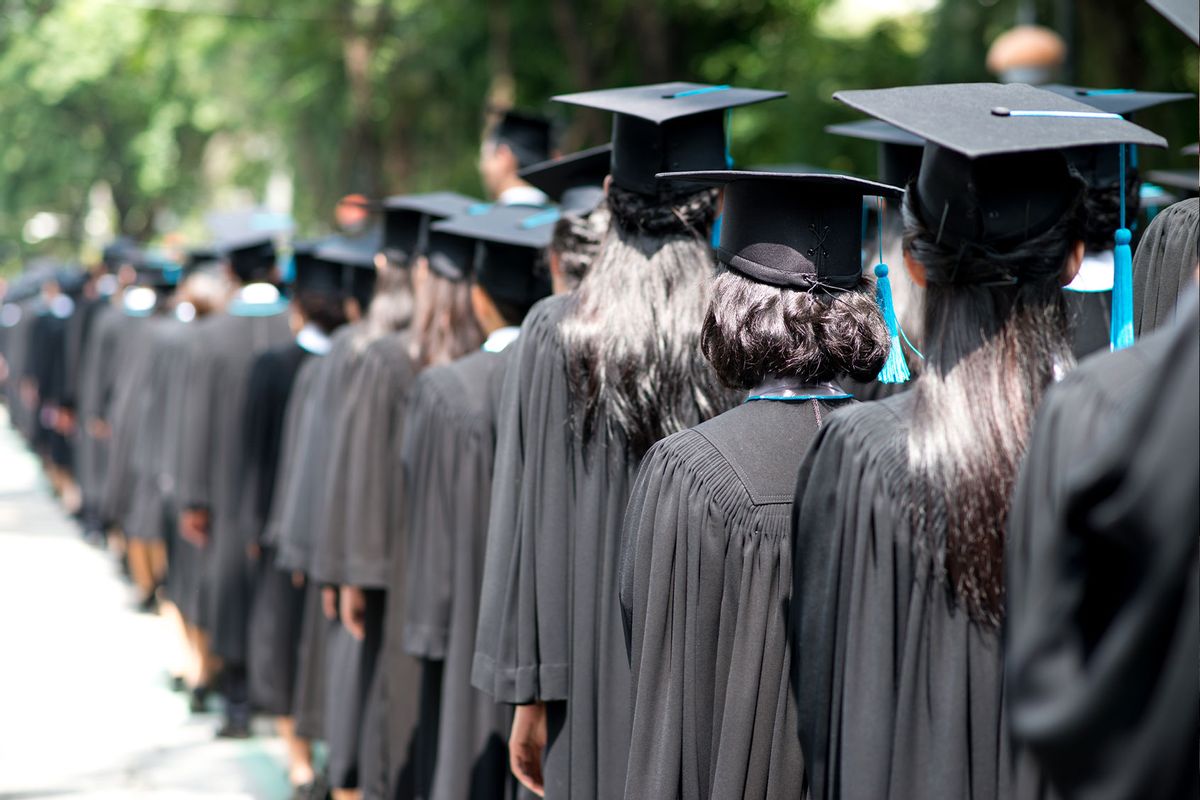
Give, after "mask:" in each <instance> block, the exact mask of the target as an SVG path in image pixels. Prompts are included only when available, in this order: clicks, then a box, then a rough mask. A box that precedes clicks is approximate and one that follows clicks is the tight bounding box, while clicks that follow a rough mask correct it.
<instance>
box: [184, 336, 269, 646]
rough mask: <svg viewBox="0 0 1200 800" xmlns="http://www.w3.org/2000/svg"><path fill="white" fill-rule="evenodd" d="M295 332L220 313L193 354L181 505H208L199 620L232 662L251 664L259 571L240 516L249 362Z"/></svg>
mask: <svg viewBox="0 0 1200 800" xmlns="http://www.w3.org/2000/svg"><path fill="white" fill-rule="evenodd" d="M290 338H291V332H290V331H289V329H288V325H287V318H286V315H285V314H283V313H273V314H269V315H261V316H238V315H234V314H229V313H222V314H216V315H213V316H210V317H207V318H205V319H204V320H202V321H201V322H200V323H197V330H196V338H195V342H194V345H195V346H194V347H193V348H192V350H191V354H190V357H189V359H188V369H187V377H186V381H187V388H186V393H185V397H184V404H185V408H184V420H183V421H184V426H185V427H184V431H183V439H182V443H181V444H182V447H181V457H180V469H179V507H180V508H181V509H193V508H199V509H206V510H207V511H208V513H209V541H208V543H207V545H206V546H205V547H204V548H203V550H202V553H201V558H200V563H201V565H202V566H201V570H200V574H201V580H200V595H201V596H200V612H201V613H200V619H199V620H198V624H199V625H200V627H201V628H203V629H205V630H206V631H208V633H209V635H210V637H211V638H210V642H211V647H212V652H213V654H214V655H217V656H219V657H221V658H222V659H223V660H224V661H225V663H226V664H227V665H244V664H245V663H246V629H247V625H246V621H247V619H248V617H249V613H250V602H251V595H252V590H253V580H254V573H253V570H252V568H251V564H250V561H249V559H248V558H247V547H248V545H249V543H250V542H249V540H248V539H247V537H246V535H245V532H244V530H242V528H241V526H240V524H239V522H240V491H241V486H242V484H243V482H244V481H245V479H246V462H245V451H244V437H245V413H246V402H247V397H248V393H249V389H250V365H251V363H252V362H253V360H254V358H255V356H256V355H258V354H259V353H261V352H263V351H264V350H267V349H269V348H271V347H275V346H277V345H281V344H283V343H285V342H287V341H288V340H289V339H290Z"/></svg>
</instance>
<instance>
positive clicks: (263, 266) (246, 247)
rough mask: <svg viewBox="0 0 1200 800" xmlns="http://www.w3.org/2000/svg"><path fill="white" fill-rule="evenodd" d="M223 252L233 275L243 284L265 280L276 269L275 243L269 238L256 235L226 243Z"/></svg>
mask: <svg viewBox="0 0 1200 800" xmlns="http://www.w3.org/2000/svg"><path fill="white" fill-rule="evenodd" d="M221 251H222V252H223V253H224V255H225V258H226V259H228V261H229V266H230V267H231V268H232V269H233V273H234V274H235V275H237V276H238V278H239V279H240V280H242V281H243V282H246V283H249V282H251V281H257V280H263V279H264V278H266V277H269V276H270V274H271V272H272V270H274V269H275V257H276V254H275V242H274V241H273V239H272V238H271V237H269V236H263V235H254V236H250V237H247V238H245V239H237V240H234V241H232V242H226V243H225V244H224V246H223V247H222V248H221Z"/></svg>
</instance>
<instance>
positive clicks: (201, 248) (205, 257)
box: [183, 244, 221, 277]
mask: <svg viewBox="0 0 1200 800" xmlns="http://www.w3.org/2000/svg"><path fill="white" fill-rule="evenodd" d="M220 261H221V252H220V251H219V250H218V249H217V248H216V247H215V246H214V245H211V244H202V245H196V246H194V247H189V248H188V250H187V254H186V255H185V256H184V259H183V275H184V277H186V276H188V275H191V274H192V273H193V272H195V271H196V270H200V269H204V268H205V267H208V266H211V265H214V264H217V263H219V262H220Z"/></svg>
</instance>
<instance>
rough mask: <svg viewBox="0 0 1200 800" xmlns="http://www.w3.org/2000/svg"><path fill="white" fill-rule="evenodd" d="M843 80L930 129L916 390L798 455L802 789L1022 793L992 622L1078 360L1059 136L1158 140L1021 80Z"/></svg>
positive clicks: (869, 793) (908, 221)
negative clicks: (1070, 318)
mask: <svg viewBox="0 0 1200 800" xmlns="http://www.w3.org/2000/svg"><path fill="white" fill-rule="evenodd" d="M834 97H835V99H838V100H841V101H842V102H845V103H846V104H848V105H850V106H852V107H854V108H857V109H859V110H860V111H863V112H865V113H867V114H869V115H871V116H874V117H877V118H879V119H883V120H884V121H887V122H890V123H892V124H894V125H896V126H898V127H901V128H904V129H905V130H909V131H911V132H913V133H915V134H917V135H919V136H921V137H923V138H924V139H925V140H926V146H925V154H924V157H923V158H922V161H921V169H920V172H919V174H918V176H917V178H916V179H915V180H914V181H913V182H912V183H910V184H909V187H908V191H907V192H906V194H905V199H904V208H903V211H904V219H905V235H904V259H905V266H906V268H908V269H909V270H910V272H912V274H913V277H914V279H915V280H916V281H917V282H918V283H920V284H924V285H925V288H926V292H925V304H924V309H925V341H924V345H925V348H924V353H925V357H926V361H925V369H924V371H923V372H922V375H921V377H920V378H918V379H917V381H916V382H915V384H914V386H913V388H912V389H911V390H909V391H908V392H905V393H904V394H901V395H897V396H895V397H892V398H888V399H886V400H882V401H879V402H876V403H865V404H862V405H860V406H856V407H853V408H848V409H845V410H843V411H842V412H840V413H838V414H835V415H833V416H832V417H831V418H830V419H829V420H828V422H827V423H826V425H825V426H824V427H823V428H822V429H821V430H820V432H819V433H818V434H817V438H816V441H815V442H814V443H813V445H812V447H811V449H810V450H809V451H808V454H807V455H806V456H805V458H804V460H803V462H802V464H801V466H800V471H799V478H798V481H797V488H796V500H795V512H794V517H793V526H792V535H793V542H792V555H793V558H794V559H795V566H794V570H793V585H794V588H793V592H792V614H791V623H792V644H793V652H794V653H795V654H796V660H797V663H796V664H795V669H794V673H795V675H794V680H795V692H796V697H797V698H798V702H799V707H798V712H799V731H800V742H801V747H802V749H803V752H804V759H805V767H806V769H807V771H808V778H809V786H810V789H811V793H812V796H813V797H815V798H834V797H922V798H974V797H988V798H993V797H1014V798H1018V797H1029V796H1034V795H1036V794H1037V792H1038V791H1039V784H1040V780H1039V777H1038V775H1037V774H1036V770H1035V769H1034V768H1033V767H1032V765H1031V764H1030V763H1029V762H1028V760H1026V759H1017V758H1016V754H1015V753H1014V752H1013V749H1012V747H1011V745H1010V742H1009V740H1008V736H1007V735H1006V733H1005V724H1006V720H1005V716H1004V711H1003V661H1002V653H1001V641H1000V625H1001V624H1002V622H1003V619H1004V585H1003V575H1004V528H1005V525H1006V523H1007V517H1008V510H1009V496H1010V490H1011V487H1012V484H1013V481H1014V479H1015V477H1016V471H1017V465H1018V462H1019V460H1020V457H1021V455H1022V453H1023V452H1024V449H1025V446H1026V443H1027V441H1028V436H1029V429H1030V427H1031V425H1032V419H1033V415H1034V412H1035V411H1036V409H1037V406H1038V402H1039V401H1040V399H1041V396H1042V394H1043V393H1044V391H1045V390H1046V387H1047V386H1048V385H1049V384H1050V383H1051V382H1052V381H1053V380H1054V378H1055V376H1056V375H1061V374H1062V373H1063V372H1064V371H1065V370H1066V369H1068V368H1069V367H1070V365H1071V350H1070V339H1069V329H1068V326H1067V317H1066V309H1065V303H1064V298H1063V293H1062V291H1061V287H1062V286H1063V285H1065V284H1067V283H1069V282H1070V281H1071V280H1072V279H1073V278H1074V276H1075V273H1076V272H1077V270H1078V267H1079V263H1080V262H1081V260H1082V258H1083V250H1084V246H1083V236H1084V224H1085V220H1084V207H1083V193H1084V190H1085V187H1084V184H1083V182H1082V181H1081V180H1080V179H1079V178H1078V177H1077V176H1076V175H1074V174H1073V173H1072V172H1071V171H1070V169H1069V167H1068V165H1067V162H1066V160H1065V159H1064V158H1063V156H1062V154H1061V153H1060V152H1058V151H1059V150H1060V149H1061V148H1064V147H1070V146H1083V145H1101V144H1114V145H1115V144H1118V143H1128V144H1138V145H1147V146H1158V147H1161V146H1163V144H1164V141H1163V140H1162V139H1161V137H1158V136H1156V135H1154V134H1152V133H1150V132H1149V131H1146V130H1144V129H1142V128H1139V127H1137V126H1136V125H1134V124H1132V123H1130V122H1127V121H1125V120H1123V119H1121V118H1120V117H1119V116H1116V115H1114V116H1097V112H1095V109H1093V108H1091V107H1090V106H1087V105H1084V104H1082V103H1078V102H1076V101H1074V100H1071V99H1067V98H1064V97H1061V96H1059V95H1056V94H1054V93H1051V92H1046V91H1042V90H1039V89H1033V88H1031V87H1028V86H1023V85H1019V84H1011V85H1004V86H1002V85H998V84H953V85H945V86H917V87H903V88H897V89H880V90H864V91H845V92H839V93H837V94H835V95H834ZM1064 112H1065V113H1064ZM1081 115H1082V116H1081Z"/></svg>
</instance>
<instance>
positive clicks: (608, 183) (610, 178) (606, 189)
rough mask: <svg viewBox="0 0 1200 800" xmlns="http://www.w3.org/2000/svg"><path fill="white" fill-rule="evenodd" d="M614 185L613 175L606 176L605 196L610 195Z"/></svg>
mask: <svg viewBox="0 0 1200 800" xmlns="http://www.w3.org/2000/svg"><path fill="white" fill-rule="evenodd" d="M611 187H612V175H605V176H604V196H605V197H608V190H609V188H611Z"/></svg>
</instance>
